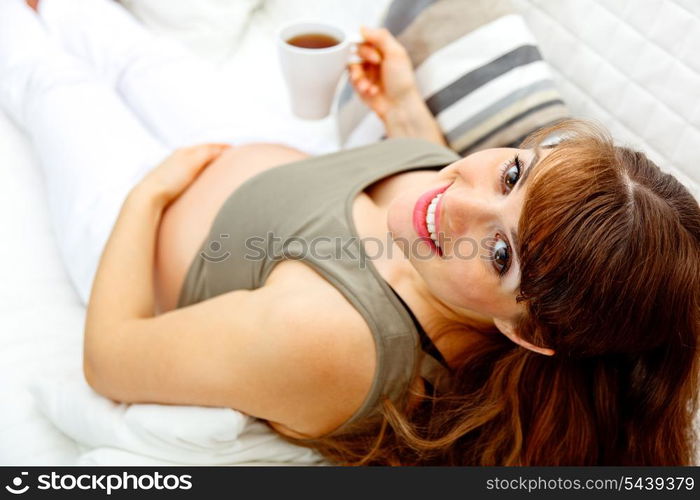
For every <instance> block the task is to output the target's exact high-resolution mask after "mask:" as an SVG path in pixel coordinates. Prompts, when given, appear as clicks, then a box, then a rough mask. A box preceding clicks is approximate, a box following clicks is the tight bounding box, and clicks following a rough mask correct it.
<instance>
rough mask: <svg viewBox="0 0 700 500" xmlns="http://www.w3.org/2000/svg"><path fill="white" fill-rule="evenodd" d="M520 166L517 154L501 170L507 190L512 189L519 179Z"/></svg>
mask: <svg viewBox="0 0 700 500" xmlns="http://www.w3.org/2000/svg"><path fill="white" fill-rule="evenodd" d="M520 168H521V166H520V159H519V158H518V155H515V158H514V159H513V160H511V161H510V162H508V164H507V165H506V167H505V171H504V172H503V184H504V185H505V187H506V189H507V191H510V190H512V189H513V188H514V187H515V185H516V184H517V183H518V180H520Z"/></svg>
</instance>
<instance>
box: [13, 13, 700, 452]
mask: <svg viewBox="0 0 700 500" xmlns="http://www.w3.org/2000/svg"><path fill="white" fill-rule="evenodd" d="M139 1H143V2H145V1H146V0H139ZM150 1H152V2H153V1H157V0H150ZM250 2H251V3H252V0H250ZM387 3H388V0H379V1H375V0H362V1H356V2H347V1H344V0H266V1H261V2H259V3H257V4H256V6H255V8H252V9H250V12H249V15H250V17H249V19H248V22H247V23H238V24H237V27H238V28H237V29H240V33H238V34H239V35H240V36H238V37H235V38H236V39H237V40H238V44H237V45H235V46H232V47H230V50H229V51H220V52H217V53H216V54H213V53H207V52H206V51H205V50H206V47H207V43H206V42H207V41H206V40H204V41H203V40H202V39H201V37H200V38H197V39H196V40H195V41H193V42H192V48H194V49H195V50H200V51H203V52H202V55H203V56H205V57H206V56H210V57H211V58H212V59H215V60H216V61H217V62H220V63H221V65H222V68H223V69H224V71H226V72H229V73H230V74H231V76H232V77H235V78H236V79H237V85H236V88H235V89H232V91H236V92H244V93H247V94H249V95H250V96H251V98H258V99H259V102H260V112H259V114H257V116H254V117H251V120H262V121H264V120H266V119H270V118H269V117H271V116H274V117H275V119H279V120H288V121H289V123H293V124H295V128H294V129H295V131H294V134H293V136H294V137H290V142H294V143H295V144H297V145H298V146H299V147H301V148H302V149H307V150H309V151H314V152H316V153H322V152H325V151H332V150H334V149H335V148H337V136H336V130H335V123H334V121H333V119H332V118H328V119H325V120H321V121H318V122H303V121H301V120H296V119H295V118H294V117H292V115H291V114H290V113H289V111H288V103H287V98H286V94H285V91H284V87H283V83H282V80H281V76H280V73H279V70H278V67H277V63H276V53H275V49H274V45H273V43H272V35H273V34H274V32H275V30H276V29H277V27H278V26H279V25H281V24H282V23H284V22H287V21H290V20H291V19H292V18H296V17H305V18H319V19H326V20H329V21H334V22H336V23H338V24H340V25H342V26H345V27H346V28H349V29H356V28H357V26H358V25H359V24H360V23H366V24H373V23H375V22H376V21H377V20H378V19H379V17H380V15H381V13H382V11H383V9H384V7H385V6H386V5H387ZM514 3H515V4H516V6H517V7H518V8H519V9H520V10H521V11H522V12H523V14H524V16H525V18H526V20H527V22H528V24H530V27H531V28H532V29H533V32H534V34H535V36H536V38H537V39H538V41H539V43H540V44H541V47H542V51H543V53H544V55H545V57H546V58H547V59H548V61H549V62H550V64H551V65H552V67H553V69H554V71H555V74H556V75H557V82H558V84H559V86H560V90H561V91H562V94H563V95H564V97H565V99H566V100H567V102H568V103H569V105H570V108H571V109H572V111H573V112H574V113H575V114H576V115H577V116H581V117H589V118H594V119H598V120H600V121H601V122H603V123H604V124H606V125H607V126H609V127H610V128H611V129H612V131H613V133H614V134H615V136H616V138H618V139H620V140H622V141H624V142H628V143H630V144H632V145H635V146H638V147H640V148H642V149H643V150H646V151H648V152H649V153H650V154H651V155H652V157H653V158H654V159H655V160H657V161H658V162H659V163H660V164H662V165H663V166H664V167H665V168H669V169H671V170H672V171H673V172H674V173H675V174H676V175H678V176H679V178H681V179H682V180H683V181H684V182H685V183H686V184H687V185H688V186H689V187H690V188H691V189H692V190H693V192H694V193H695V194H696V196H697V195H698V194H699V193H700V190H699V189H698V182H700V168H698V167H697V166H696V165H697V163H696V162H695V161H694V150H693V148H692V147H691V146H693V145H694V144H697V143H698V141H697V138H698V137H699V135H698V134H700V104H699V103H698V102H697V100H696V96H695V90H694V89H697V88H699V87H698V85H697V84H698V82H699V80H698V75H699V74H700V66H699V64H700V59H697V55H696V54H695V53H694V52H692V51H690V50H689V49H688V48H687V47H697V46H698V42H699V41H700V10H699V9H698V8H697V5H696V4H695V3H694V0H645V1H643V2H638V1H635V2H632V1H630V0H515V2H514ZM163 4H167V8H169V9H174V8H178V6H181V7H182V8H188V9H191V8H192V5H193V4H194V3H193V2H190V1H189V0H177V1H176V0H170V1H168V2H163ZM185 4H188V5H187V7H184V6H185ZM214 4H215V2H214V1H213V0H212V2H211V3H209V2H207V1H202V2H197V6H198V8H200V9H202V10H201V16H200V17H199V18H198V19H199V22H200V24H199V25H198V28H200V29H201V22H205V21H203V20H206V18H207V16H212V15H214V16H215V15H216V11H215V10H212V9H214V8H215V5H214ZM581 4H585V6H584V7H581ZM207 8H209V9H210V10H209V11H207V10H206V9H207ZM583 14H586V15H583ZM169 17H170V18H171V19H172V16H169ZM183 18H187V16H183ZM655 18H658V19H660V20H659V21H656V23H654V26H653V29H645V30H641V29H639V26H640V23H644V22H645V19H646V20H649V19H655ZM150 22H153V23H156V24H157V19H156V20H153V19H150ZM217 26H221V24H220V23H219V24H217ZM647 26H648V24H647ZM154 27H157V26H154ZM605 27H608V28H610V29H613V28H614V33H613V35H614V36H613V35H611V32H610V31H607V32H605V31H604V29H605ZM679 27H682V31H679V29H680V28H679ZM168 29H169V30H171V32H173V33H174V34H177V27H173V26H172V25H170V26H168ZM181 29H182V33H181V34H182V36H181V37H180V38H181V39H182V40H184V41H185V42H188V40H192V37H190V36H189V35H190V34H191V30H192V29H194V28H192V27H187V26H183V27H182V28H181ZM173 30H174V31H173ZM679 32H681V33H683V37H681V38H682V39H683V40H685V41H686V42H684V43H687V47H686V46H685V45H679V44H678V43H677V42H675V41H674V40H678V39H679V37H678V36H677V34H678V33H679ZM201 33H206V30H204V31H200V34H201ZM596 35H598V36H599V37H601V38H602V37H603V36H605V37H606V38H605V39H606V40H609V43H611V44H613V46H615V44H617V45H616V46H617V47H619V48H620V50H618V51H615V50H610V51H601V50H599V49H598V43H599V41H598V38H596ZM195 38H196V37H195ZM219 39H220V40H224V39H226V37H223V36H222V37H220V38H219ZM208 41H209V43H211V40H208ZM640 47H643V48H644V50H643V51H641V50H640V52H643V55H644V58H645V63H646V65H645V64H641V63H640V64H638V65H636V66H635V65H625V64H621V63H620V61H622V62H623V63H624V61H625V53H624V50H628V51H629V50H631V49H634V48H640ZM572 54H576V58H575V61H576V64H572V63H571V61H572V57H571V55H572ZM649 65H651V67H657V68H664V71H667V72H671V73H672V74H674V75H679V76H678V78H677V81H675V82H674V81H673V80H671V79H665V80H664V79H661V78H660V77H659V76H658V75H656V76H655V75H654V74H653V72H645V71H643V69H644V67H648V66H649ZM593 73H595V75H598V78H594V77H593V76H592V74H593ZM600 82H604V83H605V85H602V84H601V83H600ZM614 95H625V96H626V100H625V101H624V103H623V104H624V105H616V101H615V100H611V96H614ZM652 112H653V114H651V115H650V113H652ZM650 117H651V118H653V119H651V118H650ZM667 131H671V132H672V134H670V135H669V134H667V133H666V132H667ZM45 198H46V197H45V190H44V186H43V181H42V178H41V174H40V171H39V168H38V165H37V162H36V158H35V157H34V156H33V154H32V151H31V147H30V145H29V144H28V142H27V140H26V138H25V136H24V135H23V134H22V133H21V132H20V131H18V130H17V128H16V127H15V126H14V125H13V124H12V123H11V122H9V120H8V119H7V118H6V117H5V116H4V115H2V113H1V112H0V232H2V236H3V238H2V241H3V243H4V244H3V245H0V398H1V399H0V400H2V401H3V408H2V411H0V464H28V465H31V464H79V463H82V464H97V465H112V464H125V465H126V464H134V465H155V464H170V463H173V464H189V463H217V464H223V463H232V464H240V463H256V464H271V465H273V464H278V463H285V464H288V463H299V464H316V463H319V462H318V457H317V456H314V455H313V454H310V453H309V452H308V451H307V450H301V449H297V448H294V447H291V448H290V447H289V445H287V444H286V443H282V442H281V440H280V439H279V438H276V437H275V436H274V435H273V434H272V433H270V432H269V431H268V430H267V429H266V428H264V426H261V424H260V423H258V422H256V421H254V420H252V419H247V417H243V416H242V415H241V414H238V413H236V412H233V411H232V410H229V411H226V410H224V409H206V410H209V411H205V412H204V413H202V412H201V411H200V410H202V409H197V408H194V407H167V408H162V409H158V408H153V407H154V406H157V405H132V406H136V407H141V406H143V408H134V409H131V410H130V409H129V408H127V407H126V405H115V404H113V403H109V402H107V401H106V400H104V398H100V397H98V396H96V395H95V394H94V393H92V392H91V391H90V390H89V388H88V387H87V386H86V385H85V384H84V381H83V380H82V377H81V373H80V360H81V354H82V353H81V349H82V326H83V320H84V308H83V307H82V306H81V304H80V303H79V301H78V298H77V295H76V294H75V292H74V291H73V289H72V288H71V285H70V283H69V281H68V277H67V275H66V273H65V271H64V270H63V267H62V264H61V261H60V258H59V255H58V251H57V247H56V244H55V242H54V240H53V235H52V233H51V227H50V224H49V217H48V211H47V206H46V202H45ZM178 410H179V411H180V413H179V414H178V413H177V412H178ZM159 411H160V413H159ZM163 412H165V413H163ZM168 412H169V413H168ZM80 413H82V415H79V414H80ZM164 414H169V415H171V416H173V417H172V418H171V419H170V421H171V424H172V425H170V426H168V425H163V426H159V425H154V424H153V422H154V421H158V418H159V416H162V415H164ZM177 415H182V416H181V417H180V416H177ZM161 421H162V420H161ZM200 422H201V423H202V424H201V426H200V425H199V423H200ZM207 431H209V432H207Z"/></svg>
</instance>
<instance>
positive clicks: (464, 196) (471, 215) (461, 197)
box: [438, 185, 495, 238]
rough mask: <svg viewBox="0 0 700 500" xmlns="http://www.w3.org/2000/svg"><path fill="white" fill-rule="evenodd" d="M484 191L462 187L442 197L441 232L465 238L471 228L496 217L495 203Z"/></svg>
mask: <svg viewBox="0 0 700 500" xmlns="http://www.w3.org/2000/svg"><path fill="white" fill-rule="evenodd" d="M484 191H485V190H484V189H478V188H476V187H471V186H465V185H461V186H460V187H459V188H456V189H448V190H447V191H445V193H443V195H442V204H441V205H442V206H441V207H440V222H439V226H440V227H439V229H438V230H439V231H440V232H443V233H446V234H448V235H450V236H452V237H455V238H458V237H460V236H465V235H466V234H467V233H468V232H469V230H470V228H471V229H473V228H474V227H475V226H478V225H482V224H484V223H487V222H488V221H489V220H493V218H494V216H495V206H494V205H495V203H494V200H493V199H492V198H490V197H489V196H487V195H486V194H485V193H484Z"/></svg>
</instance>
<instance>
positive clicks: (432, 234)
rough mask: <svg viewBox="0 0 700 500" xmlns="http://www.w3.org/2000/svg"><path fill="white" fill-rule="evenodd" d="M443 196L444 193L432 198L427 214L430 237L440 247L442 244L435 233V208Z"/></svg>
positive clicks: (426, 222)
mask: <svg viewBox="0 0 700 500" xmlns="http://www.w3.org/2000/svg"><path fill="white" fill-rule="evenodd" d="M441 196H442V193H440V194H438V195H437V196H435V198H433V199H432V201H431V202H430V205H428V213H427V214H426V215H425V225H426V227H427V228H428V232H429V233H430V239H431V240H433V243H435V246H436V247H438V248H440V245H439V244H438V238H437V234H436V233H435V229H436V227H435V209H436V208H437V204H438V201H439V200H440V197H441Z"/></svg>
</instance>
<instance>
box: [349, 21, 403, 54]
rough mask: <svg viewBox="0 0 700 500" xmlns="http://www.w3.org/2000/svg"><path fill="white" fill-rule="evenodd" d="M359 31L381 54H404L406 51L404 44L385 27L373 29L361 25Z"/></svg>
mask: <svg viewBox="0 0 700 500" xmlns="http://www.w3.org/2000/svg"><path fill="white" fill-rule="evenodd" d="M360 32H361V33H362V36H363V38H364V39H365V41H366V42H369V43H370V44H372V45H374V46H376V47H377V48H378V49H379V51H380V52H381V53H383V54H386V55H404V54H405V53H406V49H405V48H404V46H403V45H401V44H400V43H399V41H398V40H397V39H396V38H394V35H392V34H391V32H390V31H389V30H388V29H386V28H379V29H375V28H367V27H365V26H362V27H361V28H360Z"/></svg>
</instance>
